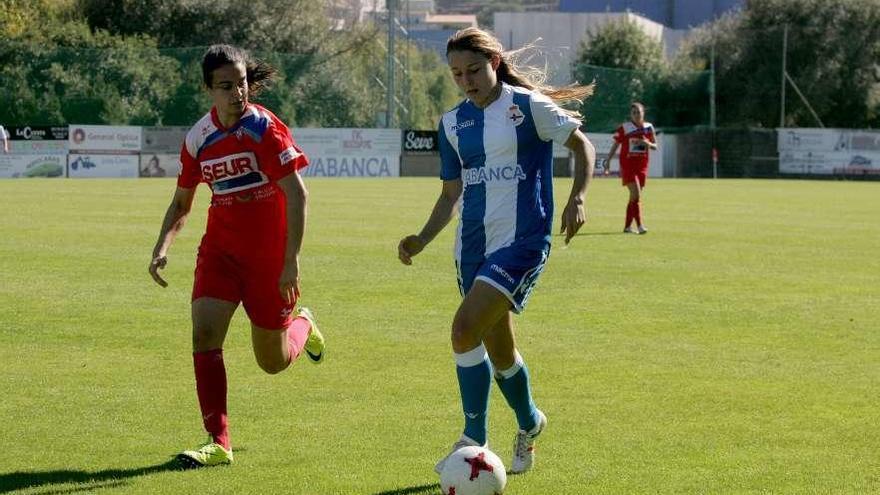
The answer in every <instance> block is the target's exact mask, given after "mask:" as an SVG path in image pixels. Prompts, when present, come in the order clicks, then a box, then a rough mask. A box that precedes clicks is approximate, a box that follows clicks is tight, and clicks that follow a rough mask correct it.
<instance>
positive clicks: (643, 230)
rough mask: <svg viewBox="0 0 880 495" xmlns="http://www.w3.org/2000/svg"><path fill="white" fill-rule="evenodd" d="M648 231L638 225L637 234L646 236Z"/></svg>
mask: <svg viewBox="0 0 880 495" xmlns="http://www.w3.org/2000/svg"><path fill="white" fill-rule="evenodd" d="M647 233H648V229H646V228H645V226H644V225H639V234H647Z"/></svg>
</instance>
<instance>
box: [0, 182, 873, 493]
mask: <svg viewBox="0 0 880 495" xmlns="http://www.w3.org/2000/svg"><path fill="white" fill-rule="evenodd" d="M309 187H310V191H311V210H310V217H309V229H308V233H307V238H306V241H305V248H304V252H303V254H302V263H301V266H302V288H303V294H304V295H303V297H302V299H301V302H302V303H303V304H305V305H308V306H310V307H312V308H313V309H314V310H315V313H316V315H317V317H318V320H319V321H320V323H321V326H322V330H323V331H324V333H325V335H326V336H327V338H328V345H329V353H328V358H327V361H326V362H325V363H324V364H323V365H321V366H318V367H316V366H311V365H309V364H308V363H306V362H304V361H303V362H299V363H297V364H295V365H294V366H293V367H292V368H290V369H289V370H287V371H285V372H284V373H282V374H280V375H276V376H269V375H266V374H264V373H263V372H262V371H260V369H259V368H258V367H257V365H256V363H255V361H254V358H253V356H252V354H251V350H250V335H249V330H248V327H247V324H246V319H245V317H244V314H243V312H242V311H240V312H239V313H238V314H237V315H236V317H235V320H234V321H233V327H232V329H231V330H230V334H229V337H228V339H227V343H226V347H225V349H226V350H225V353H226V363H227V370H228V375H229V386H230V394H229V404H230V406H229V407H230V415H231V417H230V420H231V425H232V440H233V443H234V446H235V448H236V450H237V452H236V464H235V465H234V466H232V467H228V468H215V469H209V470H199V471H176V470H172V469H171V467H170V465H169V463H168V461H169V460H170V459H171V456H173V455H174V454H175V453H177V452H178V451H179V450H181V449H183V448H189V447H193V446H195V445H196V444H198V443H199V442H201V441H202V440H203V438H204V437H203V433H202V430H201V420H200V415H199V412H198V406H197V402H196V396H195V389H194V380H193V376H192V358H191V353H190V339H191V337H190V320H189V294H190V289H191V284H192V270H193V262H194V256H195V247H196V245H197V242H198V240H199V238H200V236H201V233H202V231H203V228H204V223H205V210H206V205H207V202H208V197H209V192H208V190H207V189H205V188H202V189H201V190H200V191H199V194H198V195H197V205H196V207H195V208H194V211H193V214H192V215H191V217H190V222H189V224H188V225H187V227H186V228H185V230H184V233H183V234H182V235H181V237H180V238H178V241H177V243H176V244H175V246H174V247H173V248H172V250H171V253H170V257H169V260H170V263H169V267H168V269H167V270H166V271H165V273H166V275H167V279H168V280H169V282H170V284H171V285H170V287H169V288H167V289H161V288H159V287H158V286H157V285H155V284H154V283H153V282H152V280H151V279H150V278H149V276H148V274H147V264H148V262H149V258H150V252H151V249H152V246H153V243H154V241H155V236H156V234H157V232H158V229H159V224H160V221H161V219H162V215H163V213H164V210H165V208H166V206H167V203H168V201H169V200H170V197H171V194H172V190H173V188H174V183H173V181H172V180H161V179H159V180H149V181H143V180H119V181H112V180H51V179H50V180H7V181H0V208H2V211H5V213H4V214H3V215H2V217H0V232H2V234H0V268H2V269H0V363H2V373H0V424H2V425H3V426H2V433H0V493H16V494H19V493H22V494H24V493H28V494H37V493H40V494H67V493H96V494H110V493H139V494H141V493H151V494H152V493H159V494H180V493H193V494H209V493H210V494H213V493H230V494H231V493H287V494H369V495H379V494H385V495H390V494H400V495H404V494H439V493H440V490H439V487H438V485H437V482H438V479H437V477H436V476H435V474H434V473H433V471H432V467H433V465H434V462H435V461H436V460H437V458H438V457H439V456H441V455H443V454H445V453H446V451H447V449H448V448H449V445H450V444H451V442H452V441H454V440H455V439H456V438H457V437H458V434H459V433H460V427H461V424H460V423H461V420H460V416H461V413H460V405H459V402H458V401H459V399H458V394H457V385H456V379H455V371H454V364H453V360H452V355H451V349H450V345H449V335H448V333H449V326H450V322H451V317H452V315H453V312H454V310H455V308H456V305H457V304H458V301H459V295H458V292H457V289H456V284H455V273H454V267H453V263H452V261H451V251H452V248H451V243H452V236H453V229H452V228H447V230H446V231H445V232H444V233H443V234H442V235H441V237H439V238H438V239H437V240H436V241H435V242H434V243H433V244H432V245H430V246H429V247H428V249H427V250H426V251H425V252H424V253H423V254H422V255H420V256H419V257H417V258H416V260H415V264H414V265H413V266H411V267H404V266H403V265H401V264H400V263H399V262H398V260H397V257H396V245H397V242H398V240H399V238H400V237H401V236H403V235H405V234H408V233H411V232H416V231H417V230H418V229H419V228H420V227H421V225H422V224H423V222H424V221H425V219H426V218H427V216H428V213H429V211H430V208H431V206H432V205H433V201H434V199H435V198H436V195H437V194H438V193H439V188H440V185H439V181H437V180H434V179H399V180H335V179H324V180H312V181H310V182H309ZM569 187H570V182H569V181H566V180H564V179H563V180H557V182H556V193H557V199H558V200H560V201H561V200H564V199H565V197H566V195H567V191H568V188H569ZM878 198H880V184H878V183H864V182H860V183H848V182H824V181H822V182H820V181H782V180H779V181H757V180H755V181H740V180H721V181H710V180H652V181H651V182H650V183H649V188H648V190H647V191H646V208H645V210H646V213H645V215H646V223H647V225H648V226H649V228H650V229H651V232H650V233H649V234H648V235H646V236H631V235H623V234H620V231H621V228H622V218H623V213H624V207H625V201H626V195H625V190H624V189H622V188H620V187H619V185H618V182H617V181H616V180H597V181H594V183H593V186H592V189H591V191H590V193H589V198H588V206H589V214H590V215H589V216H590V220H589V222H588V224H587V225H586V226H585V227H584V229H583V230H582V233H581V234H580V235H578V236H577V237H576V238H575V240H574V241H573V243H572V244H571V246H570V247H568V248H563V247H562V242H561V238H559V237H556V238H554V241H555V246H554V248H553V253H552V255H551V257H550V262H549V263H548V267H547V270H546V272H545V273H544V275H543V277H542V279H541V281H540V283H539V284H538V289H537V290H536V291H535V293H534V295H533V297H532V298H531V300H530V302H529V307H528V309H527V311H526V312H525V313H524V314H523V315H522V316H520V317H518V319H517V325H518V336H519V343H520V348H521V350H522V353H523V355H524V356H525V358H526V360H527V362H528V363H529V365H530V368H531V370H532V377H533V384H534V392H535V396H536V400H537V402H538V405H539V406H540V407H541V408H542V409H543V410H544V411H545V412H546V413H547V415H548V417H549V419H550V424H549V427H548V429H547V431H546V433H545V434H544V435H542V437H541V439H540V441H539V450H538V464H537V466H536V469H535V470H534V471H533V472H531V473H529V474H526V475H522V476H512V477H510V478H509V481H508V490H507V492H506V493H509V494H542V495H543V494H592V493H602V494H633V493H664V494H682V493H707V494H719V493H778V494H791V493H815V494H826V493H858V494H862V493H878V492H880V427H878V425H880V287H878V281H880V221H878V219H877V218H878V213H880V199H878ZM557 211H561V210H559V209H558V210H557ZM557 220H558V219H557ZM490 407H491V417H490V446H491V447H492V448H493V450H495V451H496V452H497V453H498V454H499V455H500V456H501V458H502V459H503V460H504V462H505V463H509V462H510V454H511V444H512V440H513V434H514V430H515V420H514V417H513V414H512V413H511V412H510V411H509V410H508V409H507V407H506V405H505V403H504V399H503V397H502V396H501V394H500V393H499V391H498V390H497V387H493V391H492V398H491V400H490Z"/></svg>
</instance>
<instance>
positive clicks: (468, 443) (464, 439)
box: [434, 435, 488, 474]
mask: <svg viewBox="0 0 880 495" xmlns="http://www.w3.org/2000/svg"><path fill="white" fill-rule="evenodd" d="M487 445H488V442H487V443H484V444H483V445H480V444H478V443H477V442H475V441H474V440H472V439H471V438H470V437H469V436H467V435H462V436H461V438H459V439H458V441H457V442H455V443H454V444H452V448H451V449H450V450H449V453H448V454H446V455H445V456H444V457H443V459H440V460H439V461H437V464H435V465H434V472H436V473H437V474H440V473H441V472H442V471H443V466H445V465H446V460H447V459H449V456H451V455H452V454H454V453H455V451H457V450H458V449H460V448H462V447H483V448H485V447H486V446H487Z"/></svg>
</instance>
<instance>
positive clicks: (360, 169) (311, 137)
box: [291, 128, 402, 177]
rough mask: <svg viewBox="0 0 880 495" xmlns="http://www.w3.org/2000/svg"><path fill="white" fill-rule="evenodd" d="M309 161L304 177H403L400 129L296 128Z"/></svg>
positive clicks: (296, 137) (298, 143) (298, 138)
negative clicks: (401, 171) (401, 170)
mask: <svg viewBox="0 0 880 495" xmlns="http://www.w3.org/2000/svg"><path fill="white" fill-rule="evenodd" d="M291 134H293V139H294V141H295V142H296V144H297V145H298V146H299V147H300V148H302V150H303V151H304V152H305V154H306V156H307V157H308V158H309V166H308V167H306V168H305V169H304V170H303V171H302V175H303V176H304V177H398V176H400V150H401V144H402V143H401V132H400V129H348V128H346V129H293V130H292V131H291Z"/></svg>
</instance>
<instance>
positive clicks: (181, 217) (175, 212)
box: [149, 187, 196, 287]
mask: <svg viewBox="0 0 880 495" xmlns="http://www.w3.org/2000/svg"><path fill="white" fill-rule="evenodd" d="M195 195H196V188H194V187H192V188H185V187H178V188H177V189H175V190H174V197H172V198H171V204H170V205H168V210H167V211H165V218H164V219H163V220H162V228H161V229H160V230H159V238H158V239H156V246H155V247H154V248H153V257H152V259H151V260H150V267H149V272H150V276H151V277H153V280H155V281H156V283H157V284H159V285H161V286H162V287H168V282H166V281H165V280H164V279H163V278H162V276H161V275H159V270H161V269H163V268H165V265H167V264H168V257H167V254H168V249H169V248H171V244H173V243H174V239H175V238H176V237H177V234H178V233H179V232H180V230H181V229H182V228H183V225H184V224H185V223H186V217H187V216H189V212H190V210H191V209H192V203H193V198H195Z"/></svg>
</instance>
